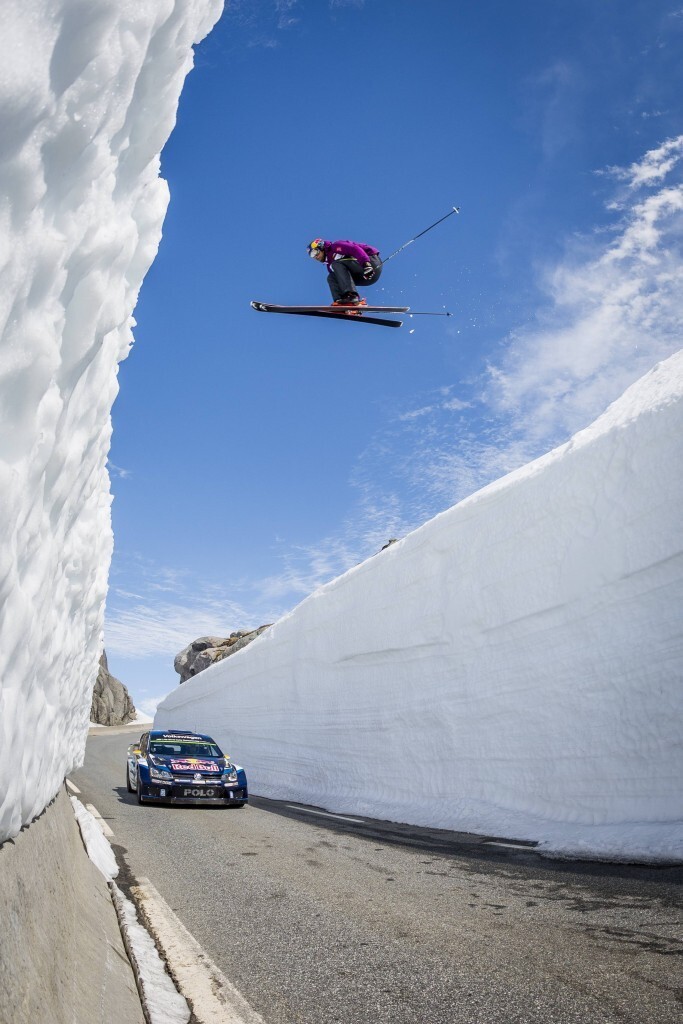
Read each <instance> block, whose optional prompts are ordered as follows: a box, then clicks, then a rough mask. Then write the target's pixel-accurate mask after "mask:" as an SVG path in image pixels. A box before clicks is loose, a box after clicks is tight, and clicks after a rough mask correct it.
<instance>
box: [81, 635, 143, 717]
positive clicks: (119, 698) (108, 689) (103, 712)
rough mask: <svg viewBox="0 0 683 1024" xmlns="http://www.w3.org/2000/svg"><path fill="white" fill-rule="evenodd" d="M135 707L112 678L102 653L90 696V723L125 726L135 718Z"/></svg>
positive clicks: (118, 681)
mask: <svg viewBox="0 0 683 1024" xmlns="http://www.w3.org/2000/svg"><path fill="white" fill-rule="evenodd" d="M135 715H136V711H135V705H134V704H133V701H132V700H131V698H130V695H129V693H128V690H127V689H126V687H125V686H124V685H123V683H122V682H121V681H120V680H119V679H117V678H116V676H113V675H112V674H111V673H110V671H109V667H108V665H107V655H106V653H105V652H104V651H102V657H101V658H100V667H99V671H98V673H97V679H96V681H95V687H94V689H93V694H92V707H91V709H90V721H91V722H96V723H97V725H125V724H126V723H127V722H132V721H133V719H134V718H135Z"/></svg>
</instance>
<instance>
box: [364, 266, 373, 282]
mask: <svg viewBox="0 0 683 1024" xmlns="http://www.w3.org/2000/svg"><path fill="white" fill-rule="evenodd" d="M374 273H375V268H374V267H373V265H372V263H364V264H363V277H364V278H365V280H366V281H367V280H369V279H370V278H371V277H373V275H374Z"/></svg>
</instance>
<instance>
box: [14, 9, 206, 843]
mask: <svg viewBox="0 0 683 1024" xmlns="http://www.w3.org/2000/svg"><path fill="white" fill-rule="evenodd" d="M221 6H222V3H221V0H98V2H97V3H92V4H85V3H73V2H71V0H6V2H5V3H4V4H3V11H2V17H3V32H2V40H1V41H0V57H1V59H0V127H1V130H0V332H1V337H0V494H1V495H2V514H1V516H0V606H1V607H2V609H3V612H2V620H1V621H0V680H1V683H0V686H1V687H2V689H1V691H0V842H2V841H3V840H5V839H7V838H8V837H11V836H14V835H16V833H17V832H18V831H19V829H20V828H21V826H22V824H25V823H26V822H28V821H30V820H31V819H32V818H33V817H34V816H35V815H37V814H38V813H39V812H40V811H41V810H42V809H43V808H44V807H45V805H46V804H47V803H48V801H49V800H50V799H51V798H52V797H53V796H54V795H55V793H56V792H57V789H58V788H59V786H60V784H61V782H62V779H63V778H64V776H65V774H66V773H67V772H68V771H70V770H71V769H72V768H74V767H76V766H77V765H78V764H80V763H81V759H82V752H83V749H84V745H85V738H86V734H87V729H88V717H89V711H90V695H91V692H92V688H93V684H94V681H95V678H96V675H97V663H98V659H99V656H100V652H101V648H102V640H101V633H102V619H103V606H104V597H105V590H106V581H107V573H108V569H109V561H110V555H111V543H112V540H111V524H110V493H109V478H108V474H107V470H106V465H105V464H106V458H107V452H108V449H109V439H110V429H111V428H110V415H109V414H110V409H111V406H112V403H113V401H114V398H115V395H116V390H117V384H116V370H117V364H118V362H119V361H120V360H121V359H123V358H125V356H126V355H127V353H128V350H129V346H130V344H131V340H132V338H131V325H132V324H133V320H132V316H131V314H132V311H133V308H134V306H135V302H136V299H137V294H138V290H139V288H140V284H141V282H142V279H143V277H144V275H145V273H146V271H147V269H148V267H149V265H150V263H151V261H152V259H153V258H154V255H155V253H156V250H157V246H158V244H159V238H160V232H161V224H162V220H163V217H164V213H165V210H166V204H167V202H168V190H167V187H166V183H165V182H164V181H162V180H161V179H160V178H159V156H158V154H159V151H160V150H161V147H162V146H163V144H164V142H165V141H166V138H167V137H168V135H169V133H170V131H171V129H172V127H173V123H174V119H175V112H176V106H177V102H178V96H179V94H180V90H181V88H182V84H183V80H184V78H185V75H186V74H187V72H188V71H189V69H190V67H191V65H192V50H191V47H192V44H193V43H194V42H196V41H197V40H199V39H200V38H202V36H203V35H205V34H206V33H207V32H208V31H209V29H210V28H211V26H212V25H213V23H214V22H215V21H216V19H217V18H218V16H219V14H220V9H221Z"/></svg>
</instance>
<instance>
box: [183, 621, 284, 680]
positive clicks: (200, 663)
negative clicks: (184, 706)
mask: <svg viewBox="0 0 683 1024" xmlns="http://www.w3.org/2000/svg"><path fill="white" fill-rule="evenodd" d="M271 625H272V623H270V622H268V623H266V625H265V626H259V627H258V629H238V630H237V631H236V632H234V633H231V634H230V636H228V637H222V636H200V637H199V639H198V640H193V641H192V643H191V644H190V645H189V646H188V647H186V648H185V649H184V650H183V651H181V652H180V654H177V655H176V657H175V660H174V662H173V667H174V668H175V670H176V672H177V673H178V675H179V676H180V682H181V683H184V682H186V681H187V680H188V679H191V678H192V676H196V675H197V673H198V672H202V671H203V670H204V669H205V668H208V667H209V665H213V664H215V663H216V662H217V661H222V660H223V658H227V657H228V655H230V654H235V653H236V652H237V651H241V650H242V648H243V647H246V646H247V644H250V643H251V641H252V640H255V639H256V637H257V636H260V635H261V633H262V632H263V631H264V629H268V627H269V626H271Z"/></svg>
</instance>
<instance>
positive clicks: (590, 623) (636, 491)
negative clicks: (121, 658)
mask: <svg viewBox="0 0 683 1024" xmlns="http://www.w3.org/2000/svg"><path fill="white" fill-rule="evenodd" d="M682 394H683V352H681V353H678V354H677V355H675V356H673V357H671V358H670V359H668V360H667V361H666V362H663V363H661V364H659V365H658V366H656V367H655V368H654V369H653V370H652V371H651V372H650V373H649V374H647V375H646V376H645V377H643V378H642V379H641V380H639V381H638V382H637V383H635V384H634V385H633V386H632V387H630V388H629V389H628V390H627V391H626V392H625V394H624V395H623V396H622V397H621V398H620V399H619V400H618V401H616V402H615V403H614V404H613V405H611V406H610V407H609V408H608V409H607V411H606V412H605V413H604V414H603V415H602V416H601V417H600V418H599V419H598V420H596V421H595V423H593V425H592V426H590V427H589V428H587V429H585V430H583V431H581V432H580V433H578V434H576V435H575V436H574V437H573V438H572V439H571V441H569V442H568V443H567V444H565V445H563V446H562V447H560V448H558V449H556V450H555V451H552V452H550V453H549V454H548V455H546V456H544V457H543V458H541V459H538V460H536V461H535V462H532V463H530V464H529V465H528V466H526V467H523V468H522V469H520V470H518V471H516V472H514V473H511V474H510V475H508V476H506V477H504V478H503V479H501V480H499V481H497V482H496V483H494V484H491V485H490V486H488V487H485V488H484V489H483V490H481V491H479V492H478V493H476V494H474V495H472V496H471V497H470V498H468V499H467V500H465V501H462V502H461V503H460V504H458V505H456V506H455V507H454V508H452V509H450V510H449V511H447V512H445V513H443V514H441V515H439V516H437V517H436V518H435V519H433V520H432V521H430V522H428V523H427V524H426V525H424V526H423V527H421V528H420V529H418V530H416V531H415V532H414V533H412V534H410V535H409V536H407V537H406V538H405V539H404V540H402V541H401V542H399V543H398V544H394V545H392V546H391V547H389V548H387V549H386V550H385V551H382V552H381V553H380V554H378V555H376V556H374V557H373V558H370V559H368V560H367V561H366V562H364V563H362V564H361V565H359V566H357V567H356V568H354V569H352V570H351V571H349V572H347V573H345V574H344V575H343V576H340V577H339V578H338V579H336V580H334V581H333V582H331V583H329V584H328V585H326V586H324V587H322V588H321V589H320V590H318V591H316V592H315V593H314V594H313V595H312V596H311V597H309V598H307V599H306V600H305V601H303V602H302V603H301V604H300V605H299V606H298V607H297V608H295V609H294V611H293V612H292V613H291V614H289V615H288V616H286V617H285V618H283V619H281V620H280V621H279V622H277V623H276V624H275V625H274V626H273V627H272V628H271V629H270V630H269V631H267V632H266V633H264V634H263V635H262V636H261V637H259V638H258V639H257V640H255V641H254V643H253V644H251V645H250V646H249V648H247V649H246V650H244V651H241V652H239V653H238V654H236V655H235V656H234V657H232V658H230V659H228V660H227V661H224V662H221V663H219V664H217V665H215V666H213V667H211V668H208V669H206V670H205V671H204V672H203V673H202V674H201V675H200V676H197V677H196V678H194V679H192V680H190V681H188V682H186V683H184V684H183V685H182V686H181V687H179V688H178V689H177V690H175V691H174V692H173V693H171V694H170V695H169V696H168V697H167V698H166V699H165V700H164V702H163V703H162V704H161V705H160V706H159V709H158V712H157V715H156V718H155V725H156V726H157V727H173V726H176V727H182V728H191V729H196V730H200V731H206V732H209V733H211V734H213V735H214V736H215V737H216V738H217V739H218V740H219V741H220V742H221V743H222V744H223V745H224V746H225V747H226V749H227V750H229V751H230V753H231V754H232V755H234V756H235V757H237V758H238V760H239V761H240V762H241V763H243V764H245V765H246V767H247V770H248V773H249V781H250V788H251V789H252V792H254V793H257V794H261V795H264V796H270V797H275V798H281V799H290V800H298V801H302V802H306V803H310V804H316V805H319V806H324V807H326V808H328V809H331V810H334V811H340V812H355V813H360V814H365V815H370V816H375V817H379V818H387V819H393V820H399V821H404V822H410V823H414V824H422V825H431V826H437V827H446V828H454V829H461V830H469V831H475V832H485V833H489V834H491V833H493V834H497V835H500V834H503V835H508V836H516V837H519V838H529V839H537V840H539V841H540V842H541V844H542V846H543V847H544V848H545V849H547V850H552V851H555V852H563V853H565V854H568V855H569V854H572V855H581V854H586V855H592V856H605V857H610V858H627V859H631V858H645V859H651V860H662V859H671V858H677V857H681V856H683V826H682V824H681V822H682V819H683V813H682V811H683V807H682V797H681V784H680V782H681V778H683V745H682V743H681V711H682V710H683V686H682V682H683V680H682V678H681V676H682V673H681V663H682V659H681V646H682V645H681V608H682V604H683V602H682V597H683V559H682V558H681V528H680V523H681V508H682V507H683V486H682V479H683V475H682V473H681V447H682V442H681V438H683V403H682V402H681V397H682Z"/></svg>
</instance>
